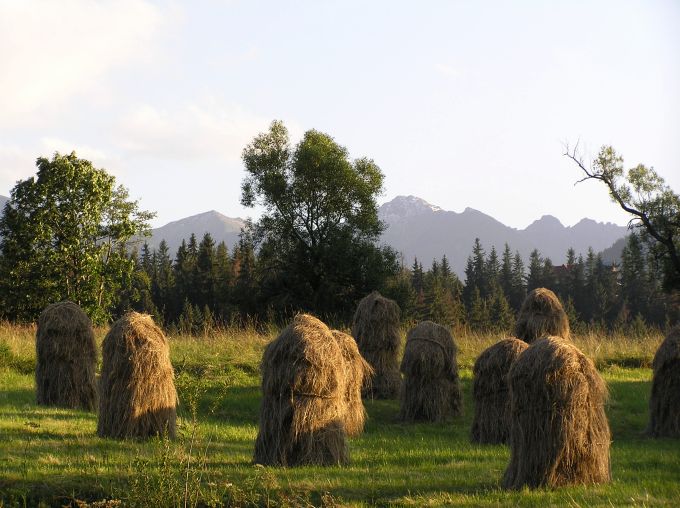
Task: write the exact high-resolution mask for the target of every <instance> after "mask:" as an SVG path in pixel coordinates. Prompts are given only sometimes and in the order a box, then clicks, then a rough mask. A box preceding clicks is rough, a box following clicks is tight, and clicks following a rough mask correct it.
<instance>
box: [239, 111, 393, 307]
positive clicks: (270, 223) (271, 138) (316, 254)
mask: <svg viewBox="0 0 680 508" xmlns="http://www.w3.org/2000/svg"><path fill="white" fill-rule="evenodd" d="M243 162H244V164H245V170H246V174H247V176H246V178H245V179H244V180H243V184H242V196H241V202H242V204H243V205H245V206H248V207H253V206H256V205H259V206H261V207H262V208H263V210H264V213H263V214H262V217H261V218H260V220H259V221H258V222H257V223H256V224H254V225H253V234H254V238H255V241H256V243H257V244H258V245H260V247H261V251H262V256H261V259H260V261H261V262H262V263H263V267H262V269H263V270H266V271H267V279H268V280H267V283H266V285H267V287H268V288H269V290H270V291H271V292H275V293H278V294H279V295H280V299H279V302H278V306H279V307H288V308H303V309H307V310H314V311H315V312H318V313H320V314H328V313H332V314H335V313H337V312H340V313H342V312H343V310H346V309H347V307H348V306H350V305H352V306H353V305H354V302H355V300H356V299H357V298H359V297H361V296H363V293H366V292H369V291H370V290H372V289H376V288H378V287H380V286H381V285H382V284H383V283H384V280H385V278H386V276H387V275H389V274H391V273H394V272H396V270H397V267H396V256H395V255H394V253H393V252H392V251H391V250H389V249H387V248H379V247H377V246H376V245H375V241H376V240H377V238H378V236H379V234H380V232H381V231H382V230H383V227H384V226H383V224H382V223H381V222H380V220H379V219H378V207H377V203H376V197H377V196H378V195H379V194H380V193H381V192H382V186H383V180H384V176H383V174H382V172H381V171H380V168H379V167H378V166H377V165H376V164H375V163H374V162H373V161H372V160H370V159H367V158H360V159H356V160H350V158H349V155H348V152H347V150H346V149H345V148H344V147H342V146H340V145H339V144H337V143H336V142H335V140H334V139H333V138H332V137H331V136H329V135H328V134H324V133H322V132H319V131H316V130H309V131H307V132H306V133H305V134H304V136H303V138H302V140H301V141H300V142H299V143H298V144H297V145H296V146H295V147H292V146H291V144H290V140H289V135H288V131H287V129H286V127H285V126H284V125H283V123H282V122H279V121H274V122H273V123H272V124H271V126H270V128H269V131H268V132H265V133H262V134H260V135H258V136H256V137H255V139H254V140H253V141H252V143H250V144H249V145H248V146H247V147H246V148H245V149H244V151H243Z"/></svg>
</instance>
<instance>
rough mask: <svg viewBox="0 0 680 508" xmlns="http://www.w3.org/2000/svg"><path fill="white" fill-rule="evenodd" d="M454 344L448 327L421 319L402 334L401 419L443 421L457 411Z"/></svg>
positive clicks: (458, 393) (456, 374) (458, 399)
mask: <svg viewBox="0 0 680 508" xmlns="http://www.w3.org/2000/svg"><path fill="white" fill-rule="evenodd" d="M456 351H457V347H456V344H455V342H454V341H453V337H451V334H450V333H449V331H448V330H447V329H446V328H444V327H443V326H440V325H438V324H436V323H433V322H432V321H423V322H422V323H420V324H418V325H417V326H416V327H414V328H413V329H412V330H411V331H409V332H408V334H407V335H406V347H405V349H404V358H403V359H402V362H401V372H402V373H403V374H404V381H403V383H402V385H401V407H400V412H399V418H400V419H401V420H402V421H406V422H413V421H429V422H437V421H444V420H445V419H446V418H447V417H448V416H457V415H459V414H460V413H461V410H462V402H461V394H460V384H459V380H458V365H457V363H456Z"/></svg>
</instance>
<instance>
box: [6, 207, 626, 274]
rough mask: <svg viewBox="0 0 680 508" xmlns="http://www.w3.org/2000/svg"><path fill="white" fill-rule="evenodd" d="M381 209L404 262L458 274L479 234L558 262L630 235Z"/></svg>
mask: <svg viewBox="0 0 680 508" xmlns="http://www.w3.org/2000/svg"><path fill="white" fill-rule="evenodd" d="M6 201H7V198H6V197H3V196H0V206H4V203H5V202H6ZM378 214H379V216H380V219H381V220H382V221H384V222H385V224H386V226H387V227H386V229H385V231H384V233H383V234H382V237H381V239H380V241H381V243H383V244H385V245H391V246H392V247H394V248H395V249H396V250H397V251H399V252H400V253H401V254H402V255H403V256H404V262H405V263H407V264H408V265H410V264H412V263H413V260H414V259H415V258H416V257H417V258H418V260H419V261H420V262H421V263H422V264H423V266H425V267H428V266H429V265H430V264H431V263H432V260H433V259H440V258H441V257H442V255H444V254H446V257H447V258H448V259H449V262H450V264H451V267H452V268H453V270H454V271H455V272H456V273H457V274H458V275H459V276H463V274H464V270H465V263H466V261H467V258H468V256H469V255H470V253H471V252H472V246H473V243H474V241H475V238H479V239H480V241H481V243H482V245H483V247H484V249H485V250H486V252H487V253H488V252H489V251H490V250H491V247H492V246H493V247H495V248H496V250H497V251H498V253H499V256H500V253H501V252H502V250H503V248H504V245H505V243H507V244H508V245H509V246H510V248H511V249H512V251H513V253H514V251H515V250H517V251H519V253H520V254H521V255H522V257H523V258H524V259H525V260H527V259H528V257H529V254H530V252H531V251H532V250H533V249H538V250H539V252H540V253H541V255H543V256H544V257H549V258H550V259H551V260H552V261H553V263H554V264H562V263H564V261H565V259H566V252H567V249H569V248H570V247H572V248H574V250H575V251H576V253H577V254H578V253H582V254H584V255H585V254H586V252H587V250H588V248H589V247H592V249H593V250H594V251H595V252H602V251H604V256H605V261H608V262H612V261H618V260H619V259H620V256H621V249H622V248H623V245H624V241H623V238H624V237H625V236H626V234H627V229H626V228H625V227H623V226H618V225H616V224H611V223H602V222H596V221H594V220H592V219H587V218H586V219H582V220H581V221H579V222H578V223H577V224H575V225H573V226H564V225H562V223H561V222H560V221H559V220H558V219H557V218H556V217H553V216H551V215H544V216H543V217H541V218H540V219H538V220H536V221H534V222H533V223H531V224H530V225H529V226H528V227H526V228H524V229H516V228H512V227H509V226H506V225H505V224H503V223H502V222H500V221H498V220H496V219H494V218H493V217H491V216H490V215H487V214H485V213H483V212H480V211H479V210H475V209H473V208H466V209H465V210H463V211H462V212H460V213H458V212H452V211H447V210H444V209H442V208H440V207H438V206H435V205H432V204H430V203H428V202H427V201H425V200H423V199H421V198H418V197H415V196H397V197H396V198H394V199H393V200H392V201H389V202H387V203H385V204H383V205H382V206H380V208H379V210H378ZM244 225H245V221H244V220H243V219H241V218H238V217H237V218H230V217H227V216H225V215H222V214H221V213H219V212H217V211H215V210H211V211H209V212H205V213H200V214H198V215H192V216H191V217H186V218H184V219H180V220H176V221H173V222H170V223H168V224H166V225H164V226H162V227H159V228H156V229H153V230H152V232H151V233H152V235H151V237H150V238H147V239H146V241H147V243H148V244H149V246H150V247H152V248H156V249H157V248H158V246H159V244H160V242H161V240H165V241H166V242H167V244H168V247H169V249H170V254H171V256H174V254H175V252H176V251H177V248H178V247H179V245H180V243H181V242H182V239H188V238H189V236H190V235H191V233H194V234H195V235H196V237H197V239H198V240H199V241H200V239H201V238H202V237H203V235H204V234H205V233H210V235H211V236H212V237H213V239H214V240H215V243H219V242H221V241H224V242H225V243H226V244H227V246H228V247H229V248H230V249H231V248H232V247H233V246H234V244H236V243H237V242H238V237H239V233H240V232H241V228H242V227H244Z"/></svg>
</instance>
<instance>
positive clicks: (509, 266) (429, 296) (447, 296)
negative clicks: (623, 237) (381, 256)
mask: <svg viewBox="0 0 680 508" xmlns="http://www.w3.org/2000/svg"><path fill="white" fill-rule="evenodd" d="M131 259H132V260H133V262H134V264H135V269H134V270H133V272H132V275H131V277H130V280H128V281H125V284H124V287H125V289H124V290H123V291H122V293H121V299H120V301H119V303H118V306H117V313H120V312H123V311H124V310H125V309H127V308H134V309H136V310H139V311H143V312H148V313H151V314H153V315H154V316H156V318H157V319H158V320H159V321H160V322H162V323H163V324H164V325H165V326H166V327H168V328H171V329H175V330H177V331H179V332H181V333H193V334H202V333H208V332H209V331H210V330H211V329H212V328H213V327H215V326H220V325H243V324H245V323H250V324H253V323H271V322H276V321H284V320H285V319H287V318H289V317H290V316H291V315H293V314H294V313H295V312H297V311H298V310H299V309H298V308H296V307H295V306H291V307H290V308H283V309H282V308H281V307H280V306H277V301H276V300H277V299H276V298H275V297H273V296H272V294H271V291H269V290H268V288H267V287H265V285H266V282H267V273H266V271H267V268H266V264H265V263H263V262H262V260H261V259H259V256H258V253H257V252H256V249H255V248H254V244H253V241H252V239H251V238H250V237H249V236H248V235H247V234H243V235H242V237H241V240H240V241H239V243H238V244H237V245H235V246H233V248H232V249H231V250H229V248H228V247H227V246H226V245H225V244H224V243H223V242H222V243H220V244H215V242H214V240H213V239H212V237H211V236H210V234H205V235H204V236H203V238H202V239H201V240H200V242H199V241H198V240H197V238H196V236H194V235H192V236H191V237H190V238H189V240H188V241H183V242H182V244H181V245H180V247H179V249H178V250H177V252H176V253H175V255H174V256H172V255H171V253H170V252H169V250H168V247H167V244H166V242H165V241H163V242H161V244H160V246H159V248H158V250H155V249H154V250H152V249H150V248H149V246H148V245H146V244H145V245H144V246H143V247H142V248H141V250H140V251H139V252H135V253H133V254H132V256H131ZM391 272H392V274H391V275H390V276H389V277H387V278H386V279H385V281H384V284H383V286H382V287H380V288H377V289H380V290H381V291H382V292H383V293H384V294H385V295H387V296H389V297H390V298H393V299H395V300H396V301H397V302H398V303H399V305H400V307H401V308H402V317H403V319H404V320H405V321H416V320H423V319H430V320H433V321H436V322H438V323H442V324H445V325H449V326H453V327H458V328H461V327H467V328H468V329H472V330H476V331H498V332H502V331H509V330H510V329H511V328H512V325H513V323H514V319H515V315H516V313H517V311H518V310H519V307H520V305H521V304H522V301H523V300H524V297H525V296H526V294H527V292H528V291H530V290H532V289H534V288H536V287H547V288H549V289H552V290H553V291H555V293H557V294H558V295H559V296H560V299H561V300H562V302H563V303H564V305H565V309H566V311H567V313H568V314H569V317H570V320H571V322H572V326H575V327H576V328H578V327H583V326H586V325H591V326H597V327H600V328H608V329H614V328H618V329H624V330H632V331H633V332H635V331H644V330H645V329H646V327H647V326H648V325H653V326H665V325H666V323H667V321H668V319H669V312H670V308H671V306H670V302H669V301H668V296H667V295H666V294H665V293H663V292H662V291H661V278H662V273H661V269H660V267H659V266H658V264H657V263H655V260H654V258H653V257H652V256H650V255H648V253H647V252H646V250H645V248H644V246H643V243H642V242H641V240H640V238H639V237H638V236H637V235H635V234H632V235H630V236H629V238H628V242H627V245H626V247H625V249H624V251H623V258H622V262H621V264H620V265H608V264H606V263H605V262H604V261H603V259H602V257H601V256H600V255H599V254H595V253H594V252H593V251H592V249H591V250H589V251H588V252H587V253H586V255H585V257H584V256H583V255H580V254H579V255H577V254H576V253H575V251H574V250H573V249H569V251H568V252H567V261H566V263H565V264H564V265H560V266H555V265H554V264H553V263H552V261H551V260H550V259H549V258H544V257H542V256H541V254H540V252H538V251H537V250H534V251H533V252H532V253H531V255H530V257H529V260H528V264H527V265H525V262H524V260H523V259H522V257H521V256H520V254H519V253H518V252H513V251H512V250H511V248H510V247H509V246H508V245H506V246H505V249H504V250H503V252H502V253H500V255H499V254H498V252H497V251H496V249H495V248H494V247H492V248H491V250H490V251H489V252H488V253H487V252H486V251H485V249H484V247H483V245H482V244H481V242H480V241H479V240H476V241H475V244H474V245H473V247H472V254H471V256H470V257H469V258H468V260H467V265H466V269H465V281H461V280H460V278H459V277H458V276H457V275H456V274H455V273H454V272H453V271H452V269H451V266H450V264H449V260H448V259H447V258H446V256H443V257H442V258H441V260H435V261H433V262H432V264H431V266H429V267H428V268H427V269H425V268H424V267H423V265H422V263H421V262H420V261H418V260H417V259H416V260H415V262H414V263H413V264H412V265H411V266H410V267H407V266H401V267H399V266H398V265H397V266H396V268H395V267H392V268H391ZM337 317H338V319H339V320H343V319H345V320H346V316H337Z"/></svg>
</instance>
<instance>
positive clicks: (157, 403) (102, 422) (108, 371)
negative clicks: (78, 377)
mask: <svg viewBox="0 0 680 508" xmlns="http://www.w3.org/2000/svg"><path fill="white" fill-rule="evenodd" d="M176 408H177V392H176V391H175V381H174V373H173V370H172V364H171V363H170V346H169V344H168V340H167V339H166V337H165V335H164V334H163V332H162V331H161V329H160V328H158V327H157V326H156V324H155V323H154V322H153V319H152V318H151V316H149V315H146V314H138V313H136V312H129V313H128V314H126V315H125V316H123V317H122V318H121V319H119V320H118V321H116V322H115V323H114V324H113V325H112V326H111V329H110V330H109V333H108V334H106V337H105V338H104V344H103V363H102V372H101V378H100V380H99V421H98V423H97V434H98V435H99V436H101V437H112V438H118V439H123V438H142V439H143V438H148V437H151V436H155V435H167V436H169V437H171V438H174V437H175V420H176Z"/></svg>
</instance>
